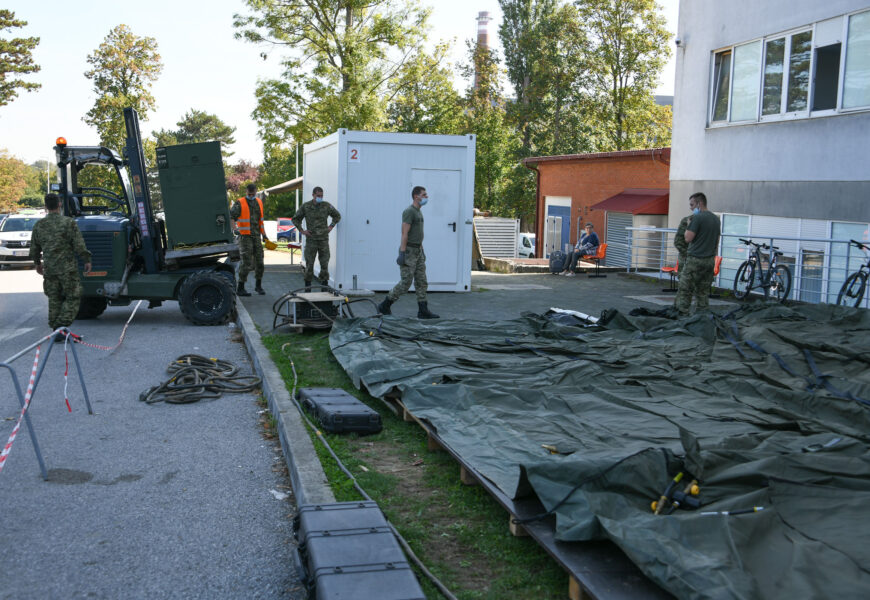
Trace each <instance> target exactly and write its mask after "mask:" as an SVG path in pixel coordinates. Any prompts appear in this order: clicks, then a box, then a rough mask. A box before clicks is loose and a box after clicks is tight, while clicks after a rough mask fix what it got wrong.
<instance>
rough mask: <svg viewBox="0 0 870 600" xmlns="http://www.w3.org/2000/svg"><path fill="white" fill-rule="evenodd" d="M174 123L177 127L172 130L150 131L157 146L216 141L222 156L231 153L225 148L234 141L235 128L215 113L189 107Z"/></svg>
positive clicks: (228, 155)
mask: <svg viewBox="0 0 870 600" xmlns="http://www.w3.org/2000/svg"><path fill="white" fill-rule="evenodd" d="M176 125H177V126H178V129H176V130H174V131H172V130H167V129H161V130H160V131H153V132H152V133H151V135H153V136H154V139H155V141H156V142H157V145H158V146H173V145H175V144H195V143H197V142H210V141H217V142H220V143H221V152H222V153H223V156H224V157H230V156H232V155H233V152H230V151H229V150H228V149H227V148H228V147H229V146H231V145H232V144H235V143H236V138H235V137H233V134H234V133H235V132H236V128H235V127H230V126H229V125H227V124H226V123H224V122H223V121H221V120H220V118H219V117H218V116H217V115H212V114H209V113H207V112H205V111H201V110H196V109H193V108H191V109H190V111H189V112H188V113H186V114H185V115H184V117H182V119H181V120H180V121H178V123H176Z"/></svg>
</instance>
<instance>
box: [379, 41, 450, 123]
mask: <svg viewBox="0 0 870 600" xmlns="http://www.w3.org/2000/svg"><path fill="white" fill-rule="evenodd" d="M448 51H449V46H448V45H447V44H439V45H438V46H437V47H436V48H435V51H434V52H433V53H432V54H428V53H426V52H424V51H422V50H418V51H417V52H416V53H415V54H414V55H413V56H412V57H411V58H410V59H409V60H407V61H406V62H405V64H404V65H402V68H401V69H400V70H399V72H398V73H397V74H396V76H395V77H393V79H391V80H390V83H389V90H390V96H389V103H388V105H387V120H388V122H389V125H390V127H391V128H393V129H395V130H396V131H407V132H412V133H448V134H452V133H460V132H461V131H462V128H463V117H462V114H463V101H462V96H460V95H459V92H457V91H456V88H455V87H453V81H452V79H453V72H452V71H451V70H450V69H449V68H448V67H446V66H445V65H444V63H445V61H446V56H447V52H448Z"/></svg>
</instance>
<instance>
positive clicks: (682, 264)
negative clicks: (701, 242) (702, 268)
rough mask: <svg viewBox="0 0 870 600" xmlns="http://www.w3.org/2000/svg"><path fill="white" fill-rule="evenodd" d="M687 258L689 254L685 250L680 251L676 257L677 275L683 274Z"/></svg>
mask: <svg viewBox="0 0 870 600" xmlns="http://www.w3.org/2000/svg"><path fill="white" fill-rule="evenodd" d="M687 260H689V255H688V254H686V253H685V252H680V255H679V256H678V257H677V277H679V276H680V275H682V274H683V268H684V267H685V266H686V261H687Z"/></svg>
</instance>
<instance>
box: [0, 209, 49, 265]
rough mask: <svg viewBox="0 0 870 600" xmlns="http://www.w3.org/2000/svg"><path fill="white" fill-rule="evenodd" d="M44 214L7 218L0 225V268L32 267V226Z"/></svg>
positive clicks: (22, 214) (10, 216)
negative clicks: (10, 266) (13, 266)
mask: <svg viewBox="0 0 870 600" xmlns="http://www.w3.org/2000/svg"><path fill="white" fill-rule="evenodd" d="M43 216H44V213H42V212H38V211H33V212H27V213H21V214H16V215H9V216H7V217H6V218H5V219H4V220H3V222H2V223H0V267H3V266H6V265H28V266H32V265H33V261H32V260H30V236H31V235H32V233H33V226H34V225H36V222H37V221H38V220H39V219H41V218H42V217H43Z"/></svg>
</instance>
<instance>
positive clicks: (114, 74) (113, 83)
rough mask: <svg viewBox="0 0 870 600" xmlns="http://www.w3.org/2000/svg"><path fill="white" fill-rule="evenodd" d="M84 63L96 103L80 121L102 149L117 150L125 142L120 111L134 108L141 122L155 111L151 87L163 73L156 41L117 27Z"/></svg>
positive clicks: (125, 27) (124, 27)
mask: <svg viewBox="0 0 870 600" xmlns="http://www.w3.org/2000/svg"><path fill="white" fill-rule="evenodd" d="M87 61H88V64H90V65H91V69H90V70H89V71H87V72H85V77H87V78H88V79H90V80H91V81H92V82H93V84H94V94H95V95H96V100H95V101H94V106H93V107H92V108H91V110H89V111H88V113H87V115H86V116H85V118H84V119H83V120H84V122H85V123H87V124H88V125H92V126H93V127H96V129H97V131H98V132H99V135H100V143H101V144H102V145H103V146H106V147H108V148H112V149H113V150H120V149H121V148H122V147H123V146H124V140H125V138H126V134H125V129H124V112H123V111H124V109H125V108H127V107H133V108H135V109H136V111H137V112H138V113H139V118H140V119H141V120H143V121H145V120H147V119H148V113H150V112H151V111H153V110H154V109H155V108H156V105H157V103H156V101H155V99H154V96H152V95H151V85H152V84H153V83H154V82H155V81H156V80H157V78H158V77H159V75H160V72H161V71H162V70H163V64H162V63H161V62H160V55H159V54H158V53H157V41H156V40H155V39H154V38H151V37H138V36H136V35H134V34H133V32H132V31H131V30H130V28H129V27H127V26H126V25H123V24H122V25H118V26H117V27H115V28H114V29H112V30H111V31H110V32H109V35H107V36H106V38H105V39H104V40H103V42H102V43H101V44H100V46H99V47H98V48H97V49H96V50H95V51H94V52H93V54H89V55H88V58H87Z"/></svg>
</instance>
